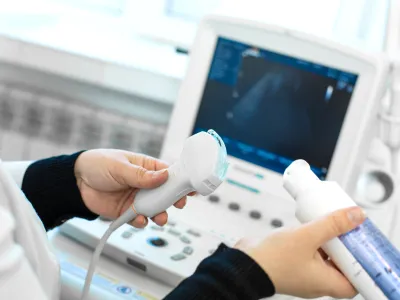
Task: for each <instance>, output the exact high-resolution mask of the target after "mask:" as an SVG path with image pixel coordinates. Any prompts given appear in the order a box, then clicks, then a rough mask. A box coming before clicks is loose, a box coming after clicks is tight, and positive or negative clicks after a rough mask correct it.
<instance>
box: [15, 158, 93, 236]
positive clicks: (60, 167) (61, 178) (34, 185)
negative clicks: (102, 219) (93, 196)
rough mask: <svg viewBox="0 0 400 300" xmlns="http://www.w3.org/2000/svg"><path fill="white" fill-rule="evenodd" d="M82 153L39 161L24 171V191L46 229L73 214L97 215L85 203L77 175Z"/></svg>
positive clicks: (83, 215) (88, 216) (74, 215)
mask: <svg viewBox="0 0 400 300" xmlns="http://www.w3.org/2000/svg"><path fill="white" fill-rule="evenodd" d="M82 152H83V151H81V152H78V153H75V154H72V155H61V156H56V157H51V158H47V159H42V160H38V161H36V162H34V163H32V164H31V165H30V166H29V167H28V169H27V170H26V172H25V174H24V178H23V181H22V191H23V192H24V193H25V195H26V197H27V198H28V200H29V201H30V202H31V203H32V206H33V208H34V209H35V210H36V213H37V214H38V215H39V217H40V219H41V220H42V222H43V224H44V227H45V228H46V230H49V229H52V228H54V227H56V226H58V225H60V224H61V223H62V222H63V221H65V220H67V219H69V218H72V217H81V218H85V219H90V220H93V219H95V218H96V217H97V215H95V214H94V213H92V212H91V211H89V209H87V208H86V206H85V204H84V203H83V200H82V198H81V194H80V192H79V189H78V185H77V182H76V178H75V174H74V166H75V161H76V160H77V158H78V156H79V155H80V154H81V153H82Z"/></svg>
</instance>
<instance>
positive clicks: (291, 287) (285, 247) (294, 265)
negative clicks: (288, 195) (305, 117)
mask: <svg viewBox="0 0 400 300" xmlns="http://www.w3.org/2000/svg"><path fill="white" fill-rule="evenodd" d="M364 219H365V215H364V213H363V211H362V210H361V209H360V208H359V207H353V208H349V209H343V210H339V211H336V212H334V213H332V214H330V215H328V216H326V217H324V218H321V219H320V220H317V221H314V222H310V223H308V224H305V225H302V226H299V227H298V228H295V229H291V230H289V229H286V230H285V229H284V230H281V231H277V232H275V233H273V234H271V235H270V236H268V237H267V238H266V239H264V240H263V241H261V242H258V241H257V240H256V239H244V240H241V241H239V243H238V244H237V245H236V246H235V247H236V248H238V249H239V250H242V251H244V252H245V253H247V254H248V255H249V256H250V257H251V258H253V259H254V260H255V261H256V262H257V263H258V264H259V265H260V266H261V267H262V268H263V269H264V271H265V272H266V273H267V274H268V276H269V277H270V279H271V281H272V282H273V284H274V286H275V289H276V292H277V293H278V294H285V295H291V296H296V297H301V298H317V297H322V296H331V297H334V298H339V299H343V298H353V297H354V296H356V295H357V292H356V290H355V289H354V287H353V286H352V285H351V283H350V282H349V281H348V280H347V279H346V277H344V275H343V274H342V273H341V272H340V271H339V270H338V269H337V268H336V267H335V265H334V263H333V262H332V261H331V260H330V259H329V258H328V257H327V255H326V254H325V253H324V252H323V251H322V250H321V246H322V245H324V244H325V243H326V242H328V241H329V240H331V239H333V238H336V237H338V236H340V235H342V234H344V233H346V232H349V231H351V230H352V229H354V228H355V227H357V226H358V225H360V224H361V223H362V222H363V221H364Z"/></svg>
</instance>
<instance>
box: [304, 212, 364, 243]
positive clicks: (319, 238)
mask: <svg viewBox="0 0 400 300" xmlns="http://www.w3.org/2000/svg"><path fill="white" fill-rule="evenodd" d="M364 220H365V214H364V211H363V210H362V209H361V208H359V207H351V208H346V209H342V210H338V211H336V212H334V213H332V214H329V215H327V216H325V217H323V218H321V219H319V220H317V221H315V222H311V223H309V224H307V225H305V226H304V227H303V230H305V231H306V233H305V234H306V236H307V237H308V238H310V239H312V241H313V244H314V245H315V247H316V248H320V247H321V246H322V245H323V244H325V243H326V242H328V241H330V240H331V239H333V238H335V237H338V236H340V235H342V234H345V233H347V232H349V231H351V230H352V229H354V228H356V227H357V226H358V225H360V224H361V223H362V222H363V221H364Z"/></svg>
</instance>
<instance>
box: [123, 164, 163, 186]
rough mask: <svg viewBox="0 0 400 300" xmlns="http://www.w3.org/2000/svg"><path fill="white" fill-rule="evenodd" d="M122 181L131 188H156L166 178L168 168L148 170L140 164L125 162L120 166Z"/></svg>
mask: <svg viewBox="0 0 400 300" xmlns="http://www.w3.org/2000/svg"><path fill="white" fill-rule="evenodd" d="M122 169H123V171H122V174H121V175H122V177H123V179H124V182H125V183H126V184H127V185H129V186H130V187H133V188H139V189H151V188H156V187H158V186H160V185H162V184H163V183H165V182H166V181H167V179H168V170H167V169H162V170H158V171H150V170H147V169H145V168H143V167H141V166H137V165H134V164H130V163H127V164H125V167H123V168H122Z"/></svg>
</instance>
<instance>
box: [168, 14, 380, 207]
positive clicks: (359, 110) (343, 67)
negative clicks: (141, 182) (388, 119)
mask: <svg viewBox="0 0 400 300" xmlns="http://www.w3.org/2000/svg"><path fill="white" fill-rule="evenodd" d="M387 73H388V64H387V63H386V61H385V60H384V59H382V58H380V57H377V56H373V55H369V54H366V53H363V52H361V51H357V50H355V49H351V48H347V47H345V46H343V45H341V44H335V43H334V42H332V41H329V40H324V39H321V38H317V37H315V36H312V35H309V34H305V33H300V32H296V31H293V30H291V29H287V28H282V27H277V26H272V25H270V24H261V23H259V22H252V21H249V20H244V19H240V18H235V17H227V16H218V15H210V16H208V17H207V18H205V19H204V20H203V21H202V22H201V24H200V26H199V29H198V33H197V36H196V39H195V42H194V44H193V46H192V48H191V52H190V62H189V66H188V69H187V73H186V76H185V78H184V80H183V82H182V86H181V89H180V92H179V95H178V99H177V102H176V104H175V107H174V111H173V114H172V117H171V119H170V124H169V127H168V131H167V135H166V138H165V141H164V144H163V149H162V153H161V158H162V159H164V160H166V161H168V162H173V161H175V160H176V159H177V158H178V157H179V153H180V150H181V149H182V146H183V143H184V141H185V140H186V138H187V137H188V136H190V135H192V134H194V133H196V132H199V131H203V130H208V129H210V128H212V129H214V130H216V131H217V132H218V134H219V135H221V137H222V138H223V140H224V142H225V143H226V146H227V151H228V155H229V159H230V162H231V166H230V168H229V170H228V173H227V180H226V183H227V184H225V185H224V187H223V188H222V189H221V190H220V191H219V192H220V193H224V195H225V196H226V195H227V196H226V197H227V198H226V199H228V198H229V199H234V202H235V203H236V204H239V206H240V207H241V209H242V208H243V207H246V209H249V211H247V213H248V214H250V210H254V209H256V208H258V209H260V207H263V206H264V208H265V210H271V209H272V207H273V206H277V205H280V203H283V202H282V201H281V200H276V199H289V198H290V197H289V196H288V195H287V193H286V191H284V189H283V188H282V173H283V172H284V170H285V169H286V167H287V166H288V165H289V164H290V163H291V162H292V161H293V160H296V159H304V160H306V161H307V162H308V163H309V164H310V165H311V167H312V170H313V171H314V172H315V174H317V176H318V177H319V178H321V179H324V180H334V181H336V182H338V183H339V184H340V185H341V186H342V187H343V188H344V189H345V190H346V191H347V192H348V193H350V194H351V193H352V192H353V188H355V186H356V182H357V179H358V175H359V173H360V171H361V169H362V166H363V163H364V161H365V159H366V156H367V154H368V149H369V145H370V142H371V140H372V138H373V137H374V128H375V127H376V126H375V125H376V123H375V121H376V119H377V112H378V109H379V107H380V103H381V98H382V96H383V92H384V91H385V85H386V79H387ZM239 188H241V189H239ZM242 190H246V192H248V194H241V191H242ZM239 194H240V197H239V196H238V195H239ZM222 199H225V197H223V198H222ZM274 199H275V200H274ZM232 201H233V200H232ZM271 201H272V202H271ZM274 201H275V202H274ZM192 205H197V202H196V204H192ZM224 205H227V206H229V203H226V204H224ZM271 205H272V206H271ZM250 206H251V208H250Z"/></svg>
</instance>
